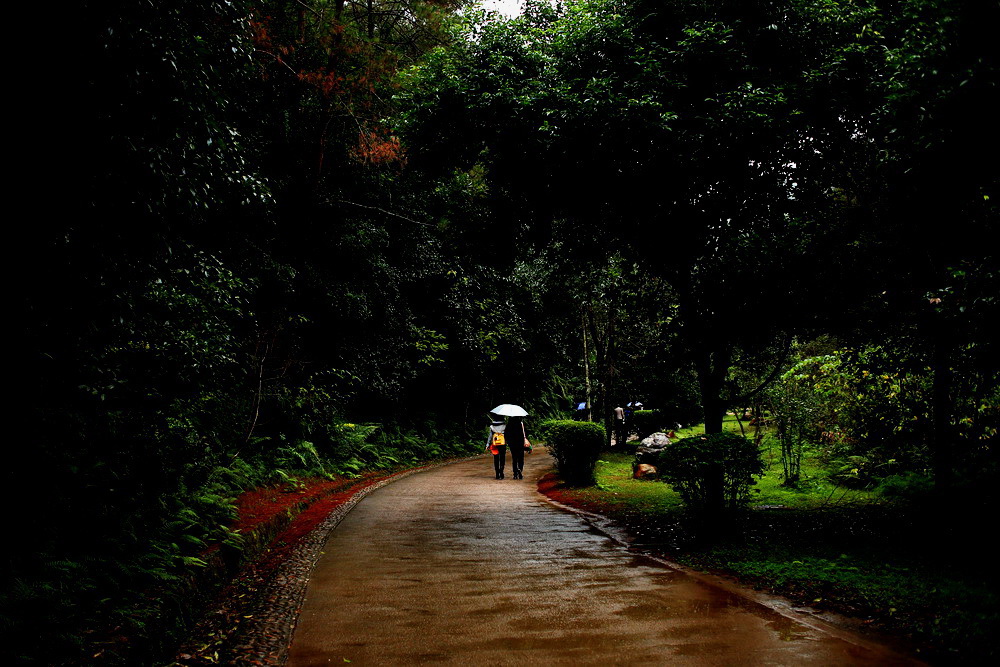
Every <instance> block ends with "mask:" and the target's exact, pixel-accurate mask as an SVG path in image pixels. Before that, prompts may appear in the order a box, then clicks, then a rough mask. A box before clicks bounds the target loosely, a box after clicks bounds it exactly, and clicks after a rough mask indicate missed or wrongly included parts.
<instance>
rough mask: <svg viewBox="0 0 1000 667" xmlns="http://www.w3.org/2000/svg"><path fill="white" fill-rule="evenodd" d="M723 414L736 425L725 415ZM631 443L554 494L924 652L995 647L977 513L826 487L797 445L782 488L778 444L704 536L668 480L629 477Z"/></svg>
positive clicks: (644, 543)
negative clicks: (721, 529) (798, 460)
mask: <svg viewBox="0 0 1000 667" xmlns="http://www.w3.org/2000/svg"><path fill="white" fill-rule="evenodd" d="M726 424H727V428H730V429H733V430H736V431H737V432H738V431H739V426H738V424H736V423H735V419H733V418H730V419H729V420H727V423H726ZM734 427H735V428H734ZM698 432H699V431H698V428H697V427H695V428H691V429H685V431H683V432H678V433H677V435H678V436H681V437H685V436H687V435H695V434H697V433H698ZM633 451H634V446H628V447H627V449H625V450H623V451H614V452H605V453H604V454H603V455H602V456H601V459H600V461H599V462H598V464H597V468H596V479H597V483H596V484H595V485H594V486H592V487H588V488H576V489H573V488H561V489H559V493H560V499H561V500H563V501H564V502H569V503H570V504H574V505H577V506H580V507H583V508H585V509H589V510H591V511H596V512H600V513H602V514H605V515H608V516H610V517H612V518H614V519H616V520H617V521H618V522H620V523H622V524H623V525H625V526H626V527H627V528H628V530H629V532H630V533H632V535H633V536H634V537H635V538H636V542H637V544H638V545H639V546H641V547H645V548H649V549H652V550H654V551H658V552H660V553H664V554H665V555H667V556H668V557H670V558H672V559H674V560H676V561H678V562H681V563H683V564H685V565H688V566H690V567H693V568H696V569H701V570H705V571H715V572H722V573H726V574H730V575H733V576H735V577H737V578H738V579H740V580H741V581H743V582H745V583H747V584H749V585H752V586H755V587H757V588H760V589H765V590H769V591H771V592H774V593H778V594H783V595H786V596H788V597H790V598H792V599H793V600H795V601H796V602H798V603H802V604H810V605H813V606H815V607H818V608H825V609H831V610H834V611H838V612H842V613H847V614H850V615H854V616H858V617H862V618H865V619H869V620H871V622H872V625H873V626H875V627H880V628H882V629H885V630H889V631H892V632H894V633H896V634H900V635H904V636H907V637H909V638H911V639H912V640H913V641H914V642H915V643H916V644H917V645H918V646H919V647H922V650H923V651H924V652H925V655H931V656H933V658H934V661H939V660H946V661H950V659H951V658H959V659H963V660H966V659H967V660H970V661H982V660H992V659H994V658H996V657H997V650H996V648H995V646H994V639H993V637H994V636H996V633H997V632H1000V598H998V595H997V592H996V591H997V586H996V584H997V581H996V574H995V573H994V567H993V558H992V557H990V556H989V552H988V551H987V550H986V547H985V542H988V541H989V540H988V539H986V538H985V533H984V532H983V531H982V530H978V531H977V530H976V527H975V526H976V525H977V524H976V521H980V520H981V519H982V517H977V516H975V514H974V513H967V514H964V515H961V516H959V515H946V514H936V513H935V512H934V510H933V508H927V507H914V506H907V505H899V504H894V503H890V502H887V501H885V500H883V499H881V498H880V497H879V496H878V495H877V494H876V493H874V492H872V491H862V490H852V489H846V488H843V487H838V486H836V485H835V484H834V483H833V482H831V481H830V480H829V479H828V478H827V476H826V473H825V471H824V470H823V468H822V466H821V464H820V461H819V460H817V458H816V457H814V456H808V455H807V456H806V458H805V460H804V461H803V470H802V472H803V481H802V483H801V484H800V485H799V488H797V489H790V488H787V487H784V486H782V485H781V482H782V479H781V473H782V468H781V463H780V459H779V453H778V452H777V451H774V452H768V451H766V450H765V452H764V456H765V460H766V461H768V464H769V465H768V469H767V471H766V473H765V475H764V476H763V477H762V478H761V479H760V480H759V482H758V483H757V485H756V486H755V488H754V497H753V500H752V501H751V502H752V506H753V509H751V511H750V512H749V513H748V516H746V517H744V518H743V519H742V520H741V521H740V522H739V525H738V526H737V528H736V529H735V530H734V531H733V532H731V533H730V534H729V535H728V536H727V537H724V538H721V539H718V540H716V541H713V542H712V543H711V544H706V543H704V542H701V541H699V539H697V535H696V533H697V531H696V530H694V529H693V528H692V526H691V524H690V522H689V520H688V519H687V518H686V516H685V513H684V508H683V504H682V502H681V498H680V496H679V495H678V494H677V493H676V492H675V491H674V490H673V489H671V488H670V487H669V486H668V485H667V484H664V483H661V482H657V481H638V480H634V479H632V459H633Z"/></svg>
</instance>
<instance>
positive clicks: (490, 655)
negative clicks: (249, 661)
mask: <svg viewBox="0 0 1000 667" xmlns="http://www.w3.org/2000/svg"><path fill="white" fill-rule="evenodd" d="M527 463H528V464H529V467H528V468H527V469H526V471H525V479H524V480H510V479H508V480H502V481H497V480H494V479H492V476H493V475H492V468H491V462H490V461H489V460H487V459H486V458H483V459H477V460H474V461H469V462H463V463H458V464H454V465H451V466H446V467H444V468H438V469H435V470H432V471H428V472H425V473H421V474H417V475H413V476H411V477H407V478H405V479H402V480H400V481H398V482H395V483H393V484H390V485H388V486H386V487H384V488H382V489H380V490H378V491H376V492H374V493H372V494H371V495H369V496H368V497H366V498H365V499H364V500H362V501H361V502H360V503H359V504H358V506H357V507H355V508H354V510H353V511H352V512H351V513H350V514H349V515H348V516H347V517H346V518H345V519H344V521H343V522H342V523H341V524H340V526H338V527H337V529H336V530H335V531H334V532H333V533H332V534H331V537H330V540H329V542H328V543H327V546H326V549H325V553H324V555H323V557H322V559H321V561H320V563H319V564H318V566H317V568H316V571H315V572H314V575H313V577H312V579H311V581H310V585H309V590H308V593H307V597H306V601H305V604H304V606H303V610H302V614H301V617H300V620H299V625H298V627H297V628H296V631H295V636H294V638H293V643H292V646H291V651H290V656H289V663H288V664H289V665H292V666H293V667H304V666H312V665H329V664H332V663H341V664H344V663H345V661H350V662H351V663H355V664H382V665H402V664H416V663H425V662H436V663H448V664H475V665H479V664H490V665H508V664H509V665H519V664H538V663H548V664H565V665H583V664H628V665H642V664H650V665H654V664H655V665H663V664H677V665H806V664H808V665H895V664H900V665H902V664H917V663H914V662H909V661H907V660H906V659H905V658H903V657H901V656H899V655H896V654H893V653H891V652H890V651H889V650H888V649H885V648H883V647H880V646H878V645H874V644H871V643H869V642H866V641H865V640H863V639H861V638H856V637H853V636H852V635H850V634H847V633H845V632H843V631H839V630H835V629H832V628H825V627H823V626H822V625H821V624H817V623H815V622H806V621H805V620H803V621H800V620H797V619H795V618H790V617H788V616H786V615H783V614H782V613H779V611H776V610H774V609H771V608H769V607H766V606H764V605H762V604H760V603H758V602H755V601H753V600H751V599H748V598H745V597H743V596H741V595H738V594H735V593H733V592H729V591H725V590H722V589H718V588H715V587H712V586H710V585H708V584H706V583H703V582H701V581H699V580H696V579H694V578H692V577H690V576H688V575H686V574H684V573H682V572H679V571H677V570H674V569H671V568H669V567H667V566H665V565H664V564H662V563H660V562H658V561H656V560H654V559H651V558H647V557H644V556H640V555H636V554H635V553H632V552H629V551H628V550H627V549H625V548H623V547H622V546H620V545H619V544H617V543H616V542H614V541H612V540H610V539H609V538H607V537H605V536H604V535H601V534H600V533H598V532H597V531H594V530H592V529H591V527H590V526H589V525H588V524H587V523H586V522H585V521H583V520H582V519H581V518H579V517H578V516H576V515H575V514H572V513H568V512H564V511H561V510H559V509H557V508H555V507H553V506H552V505H550V504H549V503H548V502H547V501H545V499H544V498H542V497H541V496H540V495H538V493H537V492H536V491H535V483H534V482H535V480H536V479H537V477H539V476H540V475H541V474H543V473H544V472H546V471H547V466H548V463H549V457H548V456H545V455H541V454H540V453H537V452H536V454H535V455H533V456H532V457H530V458H529V460H528V462H527ZM532 464H533V465H532ZM529 472H530V473H533V474H528V473H529Z"/></svg>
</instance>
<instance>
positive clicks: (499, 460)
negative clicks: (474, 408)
mask: <svg viewBox="0 0 1000 667" xmlns="http://www.w3.org/2000/svg"><path fill="white" fill-rule="evenodd" d="M505 428H506V425H505V424H504V423H503V421H494V422H493V423H491V424H490V433H489V436H487V439H486V449H487V450H489V451H490V453H492V454H493V471H494V472H495V473H496V476H497V479H503V469H504V466H505V465H506V464H507V442H506V440H505V438H504V430H505Z"/></svg>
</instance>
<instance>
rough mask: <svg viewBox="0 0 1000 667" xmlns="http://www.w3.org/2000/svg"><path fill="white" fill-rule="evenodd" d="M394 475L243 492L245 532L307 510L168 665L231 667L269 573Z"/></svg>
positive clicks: (224, 594)
mask: <svg viewBox="0 0 1000 667" xmlns="http://www.w3.org/2000/svg"><path fill="white" fill-rule="evenodd" d="M397 472H398V471H377V472H368V473H365V474H364V475H361V476H359V477H358V478H356V479H352V480H347V481H345V480H337V481H329V480H323V479H318V478H317V479H308V480H298V484H297V486H296V488H295V489H294V490H291V489H289V488H288V487H268V488H262V489H255V490H253V491H250V492H247V493H244V494H242V495H241V496H240V497H239V498H238V500H237V508H238V509H239V512H240V514H239V517H240V518H239V520H238V522H237V527H241V528H244V529H245V530H246V531H247V532H252V531H253V530H255V529H259V528H261V527H266V526H268V525H273V524H275V523H276V522H278V521H280V518H281V516H282V515H284V514H287V513H288V512H290V511H295V510H296V508H298V507H300V506H301V503H302V502H303V501H305V502H308V506H307V507H305V508H304V509H302V510H301V511H299V512H298V513H297V514H295V516H294V518H292V519H291V521H290V523H288V525H287V526H286V527H285V528H284V529H283V530H282V531H281V532H280V533H278V535H277V536H276V537H274V539H273V541H271V542H270V544H269V545H268V546H267V548H266V550H265V551H264V553H263V554H262V555H261V556H260V558H258V559H257V560H255V561H254V562H252V563H250V564H248V565H247V567H245V568H244V570H243V571H242V572H241V573H240V575H239V576H237V577H235V578H234V579H233V580H232V581H231V582H230V583H229V584H227V585H226V586H225V587H224V588H223V589H222V590H221V591H220V592H219V593H217V594H216V596H215V599H216V601H217V602H216V604H215V605H213V606H214V609H213V611H212V613H211V614H207V615H206V616H205V617H204V618H203V620H202V621H201V623H200V624H199V625H198V627H197V628H196V629H195V630H194V632H193V633H192V634H191V636H190V637H189V639H188V641H187V642H185V644H184V645H183V646H182V647H181V648H180V650H179V652H178V655H177V658H176V661H175V662H173V663H171V664H172V665H177V666H180V665H184V666H195V665H216V664H233V663H235V662H236V661H237V660H236V656H234V655H233V650H234V644H235V643H236V641H237V638H238V637H239V636H240V632H241V626H242V624H243V623H244V621H245V620H247V619H250V618H252V617H253V613H254V612H255V611H256V608H257V607H258V606H259V601H260V595H261V591H262V589H263V588H264V583H265V582H267V581H268V580H269V579H270V578H271V576H272V574H271V573H272V572H274V571H275V570H276V568H277V567H278V566H279V565H280V564H281V563H282V562H283V561H284V560H285V559H286V558H287V557H288V555H289V553H290V552H291V551H292V550H293V549H294V548H295V547H296V546H297V545H298V543H299V541H300V540H301V539H302V538H304V537H305V536H306V535H308V534H309V533H310V532H312V531H313V530H314V529H315V528H316V527H317V526H319V525H320V524H321V523H322V522H323V521H325V520H326V518H327V517H328V516H329V515H330V513H331V512H333V511H334V510H335V509H336V508H338V507H339V506H341V505H342V504H344V503H345V502H347V501H348V500H350V498H351V497H352V496H354V494H356V493H358V492H359V491H362V490H363V489H365V488H367V487H369V486H371V485H373V484H377V483H378V482H380V481H381V480H383V479H386V478H387V477H391V476H392V475H394V474H396V473H397Z"/></svg>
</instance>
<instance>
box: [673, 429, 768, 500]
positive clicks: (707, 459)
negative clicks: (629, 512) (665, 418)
mask: <svg viewBox="0 0 1000 667" xmlns="http://www.w3.org/2000/svg"><path fill="white" fill-rule="evenodd" d="M656 470H657V475H658V477H659V478H660V479H661V480H663V481H664V482H667V483H668V484H670V485H671V486H673V487H674V489H676V490H677V492H678V493H680V494H681V497H682V498H684V503H685V504H686V505H687V506H688V507H689V508H691V509H692V510H695V511H706V510H713V509H719V508H716V507H714V506H713V503H714V502H715V494H716V490H715V488H714V487H715V486H721V489H722V493H721V496H722V499H723V505H722V507H721V509H725V510H729V511H733V510H738V509H742V508H745V507H746V504H747V503H748V502H749V500H750V489H751V487H752V486H753V485H754V484H755V480H754V477H758V476H760V475H761V473H763V472H764V461H763V459H762V458H761V455H760V450H759V449H758V448H757V446H756V445H755V444H754V443H753V441H751V440H749V439H747V438H744V437H743V436H740V435H737V434H735V433H731V432H722V433H708V434H705V435H693V436H690V437H687V438H682V439H681V440H678V441H677V442H675V443H672V444H670V445H669V446H667V447H665V448H664V449H663V451H661V452H660V455H659V457H658V458H657V461H656Z"/></svg>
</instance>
